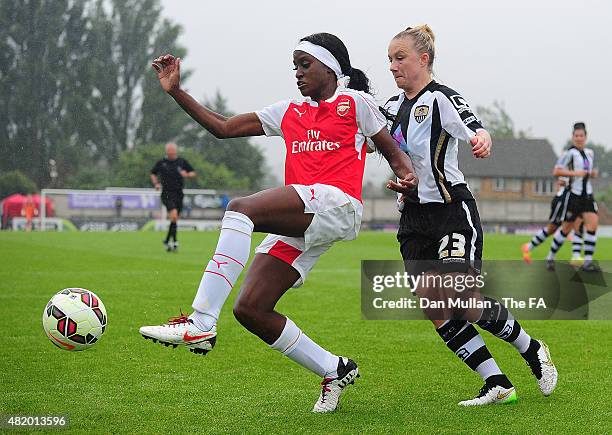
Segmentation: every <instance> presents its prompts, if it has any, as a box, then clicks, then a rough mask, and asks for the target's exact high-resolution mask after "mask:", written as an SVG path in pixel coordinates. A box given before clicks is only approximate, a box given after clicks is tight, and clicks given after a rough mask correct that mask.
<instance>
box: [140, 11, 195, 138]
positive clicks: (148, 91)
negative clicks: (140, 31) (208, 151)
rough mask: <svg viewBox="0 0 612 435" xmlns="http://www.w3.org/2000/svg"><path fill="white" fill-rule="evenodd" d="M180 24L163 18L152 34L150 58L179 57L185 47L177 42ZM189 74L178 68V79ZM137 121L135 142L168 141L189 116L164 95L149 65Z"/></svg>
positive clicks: (143, 84) (177, 135)
mask: <svg viewBox="0 0 612 435" xmlns="http://www.w3.org/2000/svg"><path fill="white" fill-rule="evenodd" d="M180 33H181V27H180V26H178V25H176V24H173V23H171V22H170V21H168V20H164V21H163V22H162V25H161V26H160V29H159V31H158V33H157V35H156V37H155V40H154V42H153V48H152V53H153V54H152V56H151V59H150V60H152V59H154V58H155V57H157V56H159V55H162V54H166V53H172V54H173V55H175V56H177V57H180V58H183V57H185V55H186V50H185V49H184V48H183V47H180V46H178V45H177V43H176V41H177V39H178V37H179V35H180ZM190 75H191V73H190V71H189V70H186V69H185V68H181V80H182V81H183V83H184V82H186V81H187V80H188V79H189V76H190ZM142 94H143V98H142V107H141V121H140V125H139V126H138V130H137V132H136V138H135V140H136V143H137V144H143V143H153V142H170V141H175V140H177V139H178V138H179V137H180V136H181V135H182V134H183V131H184V129H185V128H186V125H187V124H188V123H189V117H188V116H187V115H186V114H185V112H184V111H183V109H181V108H180V106H179V105H178V104H176V103H175V102H174V101H173V100H172V98H170V97H169V96H168V95H166V93H165V92H163V90H162V89H161V87H160V85H159V80H158V79H157V74H155V72H154V71H153V69H151V68H149V70H148V71H147V73H146V74H145V76H144V78H143V81H142Z"/></svg>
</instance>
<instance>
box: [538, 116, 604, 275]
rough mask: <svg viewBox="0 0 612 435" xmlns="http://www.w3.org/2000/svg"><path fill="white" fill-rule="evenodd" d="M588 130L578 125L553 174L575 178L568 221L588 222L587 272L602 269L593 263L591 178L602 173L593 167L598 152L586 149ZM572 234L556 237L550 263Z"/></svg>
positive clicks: (585, 239)
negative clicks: (571, 144)
mask: <svg viewBox="0 0 612 435" xmlns="http://www.w3.org/2000/svg"><path fill="white" fill-rule="evenodd" d="M586 138H587V131H586V126H585V124H584V122H577V123H575V124H574V128H573V131H572V142H573V143H574V146H572V147H570V148H569V149H568V150H567V151H566V152H565V153H564V154H563V155H562V156H561V158H560V159H559V161H558V162H557V165H556V166H555V170H554V172H553V174H554V175H555V176H557V177H573V180H572V183H571V187H570V196H569V202H568V206H567V217H566V220H568V221H570V222H573V221H575V220H576V219H578V218H579V217H581V218H582V220H583V221H584V234H583V242H584V263H583V264H582V266H580V270H582V271H585V272H599V271H601V269H600V268H599V266H597V265H596V264H595V263H593V255H594V254H595V244H596V243H597V234H596V233H597V225H598V223H599V218H598V216H597V202H596V201H595V199H594V198H593V185H592V184H591V178H593V177H597V175H598V171H597V169H595V167H594V166H593V163H594V157H593V156H594V153H593V150H592V149H590V148H586ZM568 234H569V230H568V229H567V228H563V227H562V228H561V231H559V232H557V234H555V237H554V239H553V243H552V244H551V248H550V252H549V253H548V257H547V260H548V261H552V260H554V256H555V254H556V253H557V251H558V250H559V248H560V247H561V245H562V244H563V242H564V241H565V238H566V237H567V235H568Z"/></svg>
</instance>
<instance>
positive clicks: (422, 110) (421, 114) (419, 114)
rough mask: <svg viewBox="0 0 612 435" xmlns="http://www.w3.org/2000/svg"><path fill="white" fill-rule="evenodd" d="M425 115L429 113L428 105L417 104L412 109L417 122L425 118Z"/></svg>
mask: <svg viewBox="0 0 612 435" xmlns="http://www.w3.org/2000/svg"><path fill="white" fill-rule="evenodd" d="M427 115H429V106H417V107H416V108H415V109H414V119H415V120H416V122H418V123H419V124H420V123H421V122H423V121H424V120H425V118H427Z"/></svg>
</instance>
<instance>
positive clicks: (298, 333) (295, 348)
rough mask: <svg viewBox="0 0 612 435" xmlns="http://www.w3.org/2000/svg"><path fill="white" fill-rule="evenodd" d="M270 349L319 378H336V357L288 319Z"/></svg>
mask: <svg viewBox="0 0 612 435" xmlns="http://www.w3.org/2000/svg"><path fill="white" fill-rule="evenodd" d="M270 347H271V348H272V349H275V350H278V351H279V352H281V353H282V354H283V355H285V356H287V357H289V358H290V359H292V360H293V361H295V362H296V363H298V364H299V365H301V366H302V367H305V368H307V369H308V370H310V371H311V372H313V373H316V374H317V375H319V376H323V377H335V376H337V373H336V369H337V368H338V357H337V356H336V355H334V354H332V353H331V352H328V351H327V350H325V349H323V348H322V347H321V346H319V345H318V344H317V343H315V342H314V341H312V340H311V339H310V338H309V337H308V336H307V335H306V334H304V333H303V332H302V330H301V329H300V328H298V327H297V326H296V325H295V323H293V321H291V319H290V318H288V317H287V322H286V323H285V327H284V328H283V332H281V335H280V337H278V339H277V340H276V341H275V342H274V343H272V344H271V345H270Z"/></svg>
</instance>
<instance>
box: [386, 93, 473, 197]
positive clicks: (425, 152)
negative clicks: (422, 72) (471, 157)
mask: <svg viewBox="0 0 612 435" xmlns="http://www.w3.org/2000/svg"><path fill="white" fill-rule="evenodd" d="M381 111H382V112H383V114H384V115H385V116H386V118H387V121H388V127H389V131H390V133H391V136H393V138H394V139H395V140H396V142H397V143H398V144H399V146H400V148H401V149H402V150H403V151H404V152H406V153H407V154H408V155H409V156H410V158H411V159H412V163H413V165H414V169H415V172H416V175H417V177H418V178H419V185H418V189H417V190H416V191H415V192H413V194H411V195H409V196H408V197H407V199H406V201H408V202H417V203H428V202H442V203H450V202H453V201H457V200H465V199H473V196H472V194H471V192H470V191H469V189H468V188H467V184H466V181H465V178H464V176H463V173H462V172H461V171H460V170H459V166H458V159H457V151H458V142H459V139H462V140H465V141H469V140H470V139H471V138H472V137H473V136H474V135H475V134H476V132H477V131H478V130H479V129H482V128H483V127H482V124H481V122H480V120H479V119H478V118H477V117H476V115H475V114H474V112H473V111H472V109H471V108H470V106H469V105H468V103H467V102H466V101H465V99H464V98H463V97H462V96H461V95H459V93H457V92H455V91H454V90H452V89H451V88H449V87H447V86H444V85H441V84H439V83H437V82H435V81H431V82H430V83H429V84H428V85H427V86H426V87H425V88H424V89H423V90H422V91H421V92H419V94H418V95H416V96H415V97H414V98H412V99H408V98H406V97H405V94H404V93H403V92H402V93H401V94H400V95H396V96H394V97H391V98H390V99H389V100H388V101H387V102H386V103H385V105H384V106H383V107H382V108H381Z"/></svg>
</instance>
